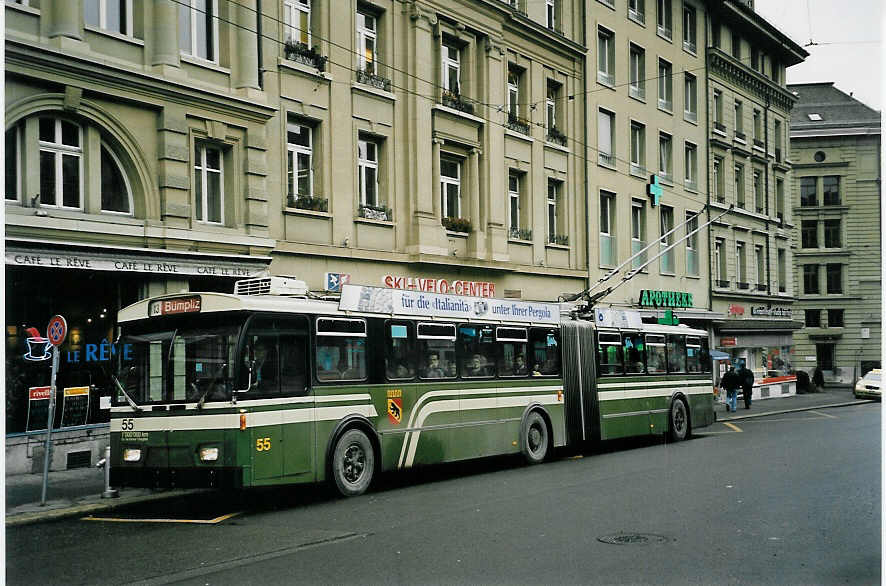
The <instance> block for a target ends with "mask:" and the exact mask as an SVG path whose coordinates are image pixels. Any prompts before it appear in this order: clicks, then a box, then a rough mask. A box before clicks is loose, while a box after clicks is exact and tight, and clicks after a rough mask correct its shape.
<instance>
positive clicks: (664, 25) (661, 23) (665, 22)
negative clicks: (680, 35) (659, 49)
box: [655, 0, 673, 41]
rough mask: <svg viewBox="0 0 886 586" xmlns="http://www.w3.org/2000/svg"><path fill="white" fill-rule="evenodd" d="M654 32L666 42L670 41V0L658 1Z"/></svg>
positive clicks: (671, 28) (671, 23)
mask: <svg viewBox="0 0 886 586" xmlns="http://www.w3.org/2000/svg"><path fill="white" fill-rule="evenodd" d="M655 25H656V26H655V32H656V33H657V34H658V35H659V36H662V37H664V38H666V39H667V40H669V41H670V40H671V31H672V30H673V16H672V14H671V0H658V11H657V12H656V23H655Z"/></svg>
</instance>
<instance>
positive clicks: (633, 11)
mask: <svg viewBox="0 0 886 586" xmlns="http://www.w3.org/2000/svg"><path fill="white" fill-rule="evenodd" d="M628 18H630V19H631V20H633V21H636V22H639V23H640V24H644V23H645V22H646V0H628Z"/></svg>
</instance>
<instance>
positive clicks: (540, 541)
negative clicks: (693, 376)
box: [6, 404, 881, 585]
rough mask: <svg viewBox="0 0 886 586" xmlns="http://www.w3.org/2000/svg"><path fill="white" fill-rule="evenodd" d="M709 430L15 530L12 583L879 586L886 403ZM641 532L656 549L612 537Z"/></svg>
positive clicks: (10, 538)
mask: <svg viewBox="0 0 886 586" xmlns="http://www.w3.org/2000/svg"><path fill="white" fill-rule="evenodd" d="M704 431H705V432H706V433H704V434H703V435H700V436H699V437H697V438H695V439H693V440H691V441H688V442H684V443H682V444H664V443H661V442H658V441H653V442H630V443H623V444H618V445H615V446H607V448H606V449H605V450H599V451H598V452H599V453H596V454H589V455H587V456H585V457H582V458H570V459H565V458H564V459H560V460H556V461H553V462H550V463H546V464H544V465H541V466H536V467H525V466H521V465H519V464H516V463H515V462H514V460H512V459H496V460H492V461H488V460H487V461H484V462H482V463H480V464H471V465H461V466H448V467H438V468H435V469H433V470H431V471H426V472H424V473H417V474H410V475H408V476H407V475H394V476H389V477H386V478H385V479H384V481H383V482H382V483H381V484H380V486H379V487H378V488H377V489H376V490H375V491H373V492H372V493H370V494H368V495H364V496H363V497H360V498H356V499H351V500H338V499H333V498H330V497H328V496H327V495H326V493H325V492H323V491H322V490H318V489H307V490H305V489H300V490H289V491H285V492H284V491H271V492H263V493H250V494H249V495H248V502H245V503H231V502H227V501H224V502H217V501H215V500H214V498H213V497H206V496H204V497H202V498H201V502H202V503H203V504H205V505H206V506H205V507H201V506H200V504H201V503H200V502H196V501H194V500H193V499H191V500H188V501H185V502H172V503H168V504H167V505H164V506H166V507H168V510H158V509H157V507H158V504H157V503H154V504H152V505H151V506H152V507H153V508H152V509H151V510H130V511H126V512H125V515H126V516H129V517H139V516H152V517H157V516H166V515H169V516H179V517H185V516H189V517H192V518H196V517H201V516H202V517H201V518H205V519H208V518H212V517H213V516H218V515H221V514H223V513H227V512H233V511H234V510H235V508H241V509H244V510H245V512H244V513H243V514H241V515H239V516H236V517H233V518H230V519H228V520H226V521H223V522H221V523H218V524H214V525H193V524H161V523H135V524H133V523H119V522H98V521H91V522H88V521H80V520H69V521H64V522H57V523H46V524H39V525H31V526H22V527H10V528H8V529H7V536H6V541H7V581H8V583H10V584H21V583H47V584H62V583H64V584H76V583H84V584H97V583H128V582H138V583H149V584H164V583H185V584H200V585H204V584H238V585H242V584H252V583H257V582H263V583H265V584H278V583H280V584H282V583H295V582H309V583H336V584H343V583H360V584H365V583H510V584H515V583H590V582H596V583H648V584H729V583H736V584H738V583H745V584H799V583H803V584H836V583H840V584H844V583H850V584H858V583H863V584H868V583H876V582H879V577H880V567H881V560H880V494H881V485H880V408H879V405H876V404H870V405H860V406H855V407H846V408H843V409H829V410H822V411H813V412H804V413H795V414H789V415H777V416H772V417H766V418H760V419H755V420H746V421H741V422H734V423H730V424H729V426H727V425H724V424H722V423H719V424H716V425H715V426H713V427H711V428H707V429H706V430H704ZM203 509H205V510H203ZM117 514H119V512H118V513H117ZM121 516H123V515H121ZM626 535H644V536H646V538H647V539H648V541H647V542H646V543H645V544H636V543H634V544H625V545H610V544H605V543H602V542H601V541H599V538H600V537H605V536H616V537H617V538H618V539H617V540H624V539H625V538H624V536H626ZM658 538H661V539H660V540H659V539H658Z"/></svg>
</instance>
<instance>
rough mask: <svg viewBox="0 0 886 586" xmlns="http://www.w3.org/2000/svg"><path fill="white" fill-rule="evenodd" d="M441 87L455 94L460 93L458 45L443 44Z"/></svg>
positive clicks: (459, 53)
mask: <svg viewBox="0 0 886 586" xmlns="http://www.w3.org/2000/svg"><path fill="white" fill-rule="evenodd" d="M442 54H443V69H442V71H443V89H444V90H445V91H447V92H450V93H453V94H455V95H458V94H460V93H461V92H460V89H459V87H460V81H461V78H460V76H461V51H459V49H458V47H454V46H452V45H448V44H446V43H444V44H443V51H442Z"/></svg>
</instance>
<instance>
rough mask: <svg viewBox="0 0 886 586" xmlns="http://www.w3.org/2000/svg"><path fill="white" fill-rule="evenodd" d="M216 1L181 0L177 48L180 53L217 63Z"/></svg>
mask: <svg viewBox="0 0 886 586" xmlns="http://www.w3.org/2000/svg"><path fill="white" fill-rule="evenodd" d="M217 14H218V0H181V1H180V2H179V7H178V35H179V37H178V46H179V49H181V51H182V53H184V54H186V55H191V56H192V57H198V58H200V59H205V60H206V61H212V62H214V63H217V62H218V18H217Z"/></svg>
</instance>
